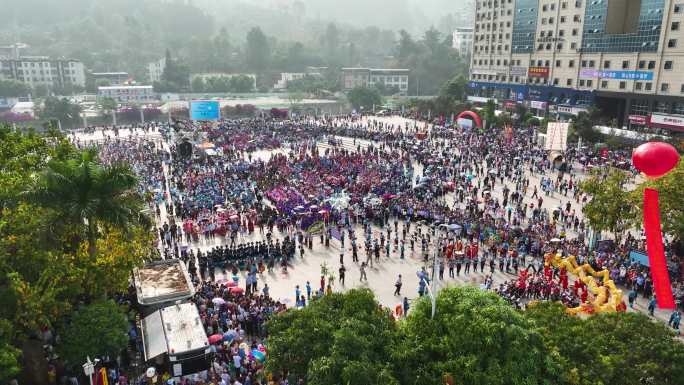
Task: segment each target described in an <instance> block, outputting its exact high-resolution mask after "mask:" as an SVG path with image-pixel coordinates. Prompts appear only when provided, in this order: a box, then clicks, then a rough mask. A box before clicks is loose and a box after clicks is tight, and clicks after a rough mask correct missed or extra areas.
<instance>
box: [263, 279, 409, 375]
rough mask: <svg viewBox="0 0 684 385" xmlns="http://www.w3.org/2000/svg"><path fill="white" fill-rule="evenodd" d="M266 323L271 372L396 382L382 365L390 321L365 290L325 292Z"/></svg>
mask: <svg viewBox="0 0 684 385" xmlns="http://www.w3.org/2000/svg"><path fill="white" fill-rule="evenodd" d="M267 327H268V330H269V334H270V335H269V339H268V348H269V359H268V361H266V365H267V368H268V370H270V371H271V372H273V373H279V372H280V371H283V370H287V371H289V373H290V375H291V377H292V378H293V379H297V378H302V379H306V381H307V383H309V384H316V385H336V384H349V385H375V384H377V385H381V384H382V385H384V384H397V385H398V382H397V381H396V379H395V378H394V376H393V374H392V369H391V366H390V365H389V364H388V357H389V355H390V350H389V349H390V346H391V345H392V343H393V340H394V335H395V332H396V327H395V322H394V320H393V319H392V317H391V316H390V314H389V312H388V311H387V310H383V309H381V308H380V306H379V305H378V303H377V301H376V300H375V297H374V296H373V293H372V292H371V291H370V290H368V289H363V290H350V291H348V292H347V293H344V294H342V293H334V294H331V295H326V296H324V297H323V298H320V299H317V300H313V301H311V302H310V304H309V306H307V307H305V308H303V309H302V310H300V311H290V312H286V313H283V314H279V315H278V316H276V317H274V318H273V319H272V320H270V321H269V322H268V324H267Z"/></svg>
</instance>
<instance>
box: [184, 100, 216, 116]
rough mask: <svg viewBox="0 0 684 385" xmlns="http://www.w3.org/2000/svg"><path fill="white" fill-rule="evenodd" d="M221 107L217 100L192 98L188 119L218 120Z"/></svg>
mask: <svg viewBox="0 0 684 385" xmlns="http://www.w3.org/2000/svg"><path fill="white" fill-rule="evenodd" d="M220 118H221V108H220V105H219V102H218V100H193V101H191V102H190V119H192V120H219V119H220Z"/></svg>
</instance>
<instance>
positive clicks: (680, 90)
mask: <svg viewBox="0 0 684 385" xmlns="http://www.w3.org/2000/svg"><path fill="white" fill-rule="evenodd" d="M679 92H680V93H682V94H684V84H682V86H681V88H680V89H679Z"/></svg>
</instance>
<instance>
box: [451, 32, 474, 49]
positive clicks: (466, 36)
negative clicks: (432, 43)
mask: <svg viewBox="0 0 684 385" xmlns="http://www.w3.org/2000/svg"><path fill="white" fill-rule="evenodd" d="M451 46H452V47H453V48H454V49H455V50H456V51H458V54H459V55H460V56H470V54H471V53H472V52H473V28H456V30H455V31H454V33H453V35H452V38H451Z"/></svg>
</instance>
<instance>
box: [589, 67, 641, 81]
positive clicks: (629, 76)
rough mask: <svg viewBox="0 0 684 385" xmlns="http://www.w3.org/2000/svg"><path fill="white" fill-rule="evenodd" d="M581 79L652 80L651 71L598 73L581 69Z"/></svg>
mask: <svg viewBox="0 0 684 385" xmlns="http://www.w3.org/2000/svg"><path fill="white" fill-rule="evenodd" d="M580 77H581V78H599V79H615V80H653V72H651V71H598V70H592V69H583V70H581V71H580Z"/></svg>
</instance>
